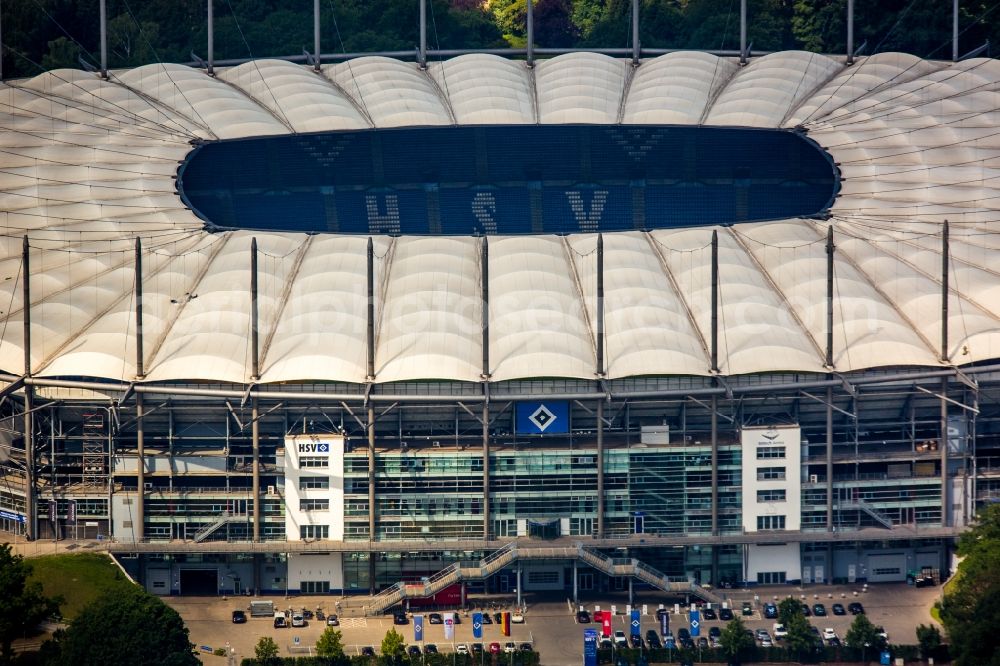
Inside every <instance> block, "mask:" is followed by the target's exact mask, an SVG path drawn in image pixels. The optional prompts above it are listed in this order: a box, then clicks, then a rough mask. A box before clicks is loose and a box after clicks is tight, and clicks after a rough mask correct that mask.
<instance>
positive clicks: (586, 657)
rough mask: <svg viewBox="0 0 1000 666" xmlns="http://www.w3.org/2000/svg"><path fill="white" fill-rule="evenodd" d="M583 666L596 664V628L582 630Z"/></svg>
mask: <svg viewBox="0 0 1000 666" xmlns="http://www.w3.org/2000/svg"><path fill="white" fill-rule="evenodd" d="M583 666H597V629H584V630H583Z"/></svg>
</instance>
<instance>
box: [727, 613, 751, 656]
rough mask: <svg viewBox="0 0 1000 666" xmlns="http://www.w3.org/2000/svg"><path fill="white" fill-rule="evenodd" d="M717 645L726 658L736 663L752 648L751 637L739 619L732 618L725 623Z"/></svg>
mask: <svg viewBox="0 0 1000 666" xmlns="http://www.w3.org/2000/svg"><path fill="white" fill-rule="evenodd" d="M719 643H720V644H721V645H722V650H723V651H724V652H725V653H726V656H727V657H729V658H730V659H732V660H734V661H737V662H738V661H739V660H740V657H742V656H745V654H746V653H747V652H749V651H750V649H751V648H752V647H753V646H754V640H753V636H751V635H750V634H748V633H747V631H746V626H745V625H744V624H743V619H742V618H740V617H734V618H733V619H732V620H730V621H729V622H727V623H726V626H725V627H723V629H722V634H721V635H720V636H719Z"/></svg>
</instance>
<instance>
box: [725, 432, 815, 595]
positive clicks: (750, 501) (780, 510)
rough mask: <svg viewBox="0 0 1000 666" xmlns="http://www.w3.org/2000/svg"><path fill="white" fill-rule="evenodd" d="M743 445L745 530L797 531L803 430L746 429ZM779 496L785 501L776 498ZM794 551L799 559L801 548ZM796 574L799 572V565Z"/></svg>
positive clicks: (800, 501) (742, 433)
mask: <svg viewBox="0 0 1000 666" xmlns="http://www.w3.org/2000/svg"><path fill="white" fill-rule="evenodd" d="M740 443H741V447H742V463H743V464H742V470H743V529H744V530H745V531H747V532H758V531H771V530H774V531H779V532H781V531H786V530H787V531H795V530H798V529H799V526H800V523H801V522H802V493H801V490H800V488H801V485H802V455H801V452H802V429H801V428H799V427H798V426H797V425H795V426H773V427H766V428H743V430H742V431H741V433H740ZM778 470H781V471H780V472H778ZM779 497H784V499H777V498H779ZM766 498H775V499H766ZM781 517H784V520H783V523H784V525H783V526H779V524H778V523H777V522H776V521H778V519H779V518H781ZM762 520H763V521H764V524H763V525H761V521H762ZM795 548H796V551H795V552H796V557H798V546H796V547H795ZM795 571H798V564H796V566H795ZM796 576H797V574H796Z"/></svg>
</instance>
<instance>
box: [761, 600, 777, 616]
mask: <svg viewBox="0 0 1000 666" xmlns="http://www.w3.org/2000/svg"><path fill="white" fill-rule="evenodd" d="M764 617H766V618H767V619H769V620H773V619H774V618H776V617H778V607H777V606H775V605H774V604H772V603H771V602H768V603H766V604H764Z"/></svg>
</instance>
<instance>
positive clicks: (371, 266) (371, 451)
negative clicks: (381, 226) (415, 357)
mask: <svg viewBox="0 0 1000 666" xmlns="http://www.w3.org/2000/svg"><path fill="white" fill-rule="evenodd" d="M367 282H368V312H367V335H366V338H367V350H368V359H367V360H368V377H367V381H368V391H367V392H366V393H365V395H366V396H368V395H369V394H370V393H371V389H372V385H373V384H374V382H375V243H374V241H372V238H371V236H369V237H368V268H367ZM366 401H367V403H368V405H367V406H368V419H367V423H366V428H365V430H367V435H368V540H369V541H375V537H376V534H375V529H376V527H377V525H376V521H375V403H373V402H372V401H371V400H370V399H367V398H366ZM368 573H369V574H370V575H369V577H368V578H369V581H370V589H371V592H372V594H374V593H375V575H374V574H375V560H374V559H371V558H369V561H368Z"/></svg>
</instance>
